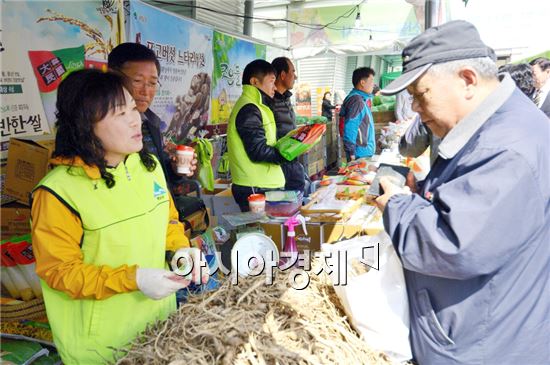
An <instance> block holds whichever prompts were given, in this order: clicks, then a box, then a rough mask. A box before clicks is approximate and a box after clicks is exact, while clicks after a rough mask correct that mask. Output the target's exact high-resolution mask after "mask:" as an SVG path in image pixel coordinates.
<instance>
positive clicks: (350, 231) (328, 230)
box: [323, 223, 365, 243]
mask: <svg viewBox="0 0 550 365" xmlns="http://www.w3.org/2000/svg"><path fill="white" fill-rule="evenodd" d="M362 233H365V229H364V228H363V225H361V224H346V223H324V224H323V238H324V243H334V242H338V241H341V240H346V239H350V238H352V237H353V236H355V235H359V234H362Z"/></svg>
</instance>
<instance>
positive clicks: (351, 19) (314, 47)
mask: <svg viewBox="0 0 550 365" xmlns="http://www.w3.org/2000/svg"><path fill="white" fill-rule="evenodd" d="M255 6H256V7H255V16H263V15H264V14H265V15H269V14H275V13H274V11H275V9H276V8H277V7H279V10H280V9H281V7H282V8H286V9H287V10H286V11H287V14H286V15H287V16H286V18H287V19H288V21H287V22H286V24H284V27H285V28H286V32H287V34H286V39H287V42H288V46H289V48H290V49H291V52H292V56H293V58H294V59H300V58H305V57H312V56H315V55H319V54H323V53H335V54H347V55H353V54H399V53H400V52H401V50H402V48H403V47H404V45H405V44H407V42H408V41H409V40H410V39H411V38H413V37H414V36H416V35H417V34H419V33H420V32H421V31H422V29H423V27H424V0H368V1H358V0H355V1H345V0H344V1H323V0H305V1H286V2H277V4H276V5H275V4H273V3H268V2H261V1H257V3H256V5H255ZM445 9H446V7H445V1H441V2H438V14H439V16H442V15H444V14H443V13H444V10H445ZM271 25H272V26H274V27H281V24H279V23H278V24H275V23H273V24H271Z"/></svg>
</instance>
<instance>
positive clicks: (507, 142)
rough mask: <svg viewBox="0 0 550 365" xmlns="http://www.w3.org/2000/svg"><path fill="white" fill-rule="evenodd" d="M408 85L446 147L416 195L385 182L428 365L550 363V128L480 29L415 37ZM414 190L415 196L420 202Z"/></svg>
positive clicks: (418, 349) (383, 200) (398, 86)
mask: <svg viewBox="0 0 550 365" xmlns="http://www.w3.org/2000/svg"><path fill="white" fill-rule="evenodd" d="M402 56H403V74H402V75H401V76H400V77H399V78H398V79H396V80H394V82H392V83H391V84H390V85H388V86H387V88H386V89H384V90H382V93H384V94H386V95H387V94H395V93H398V92H400V91H401V90H404V89H405V88H406V89H407V90H408V91H409V92H410V93H411V95H412V96H413V109H414V110H415V111H416V112H418V113H419V114H420V117H421V120H422V122H423V123H424V124H425V125H426V126H427V127H428V128H429V129H430V130H431V131H432V132H433V134H434V135H436V136H438V137H440V138H442V141H441V144H440V146H439V156H438V157H437V160H436V161H435V163H434V165H433V167H432V170H431V171H430V173H429V175H428V176H427V177H426V179H425V180H424V181H423V182H420V183H419V184H418V186H417V187H416V192H414V193H411V192H410V191H409V190H406V189H401V188H400V187H397V186H396V185H393V184H392V183H391V181H390V180H384V179H382V181H381V185H382V187H383V189H384V194H383V195H382V196H380V197H379V198H378V199H377V203H378V205H379V207H380V208H381V209H382V210H383V212H384V213H383V218H384V227H385V230H386V231H387V232H388V234H389V235H390V237H391V239H392V242H393V244H394V247H395V249H396V251H397V253H398V255H399V257H400V259H401V261H402V263H403V267H404V273H405V279H406V284H407V292H408V296H409V303H410V321H411V322H410V325H411V334H410V340H411V345H412V350H413V354H414V357H415V359H416V361H417V362H418V363H420V364H423V365H424V364H531V365H535V364H550V345H549V342H548V341H549V338H550V143H549V136H550V123H548V120H547V119H546V117H545V115H544V114H543V113H542V112H541V111H540V110H538V109H537V107H536V106H535V105H534V104H533V102H532V101H531V100H529V98H528V97H527V96H525V95H524V94H523V93H522V92H521V91H520V90H519V89H518V88H516V86H515V84H514V82H513V81H512V80H511V79H510V77H509V76H508V75H505V76H503V77H502V79H500V80H499V78H498V77H497V67H496V65H495V54H494V52H493V50H492V49H490V48H488V47H487V46H486V45H485V44H484V43H483V42H482V41H481V39H480V36H479V34H478V32H477V30H476V29H475V27H474V26H473V25H471V24H470V23H467V22H465V21H452V22H449V23H446V24H443V25H441V26H437V27H433V28H430V29H428V30H426V31H425V32H424V33H422V34H420V35H419V36H417V37H415V38H414V39H413V40H412V41H411V42H410V43H409V44H408V45H407V46H406V47H405V49H404V50H403V55H402ZM414 190H415V189H413V191H414Z"/></svg>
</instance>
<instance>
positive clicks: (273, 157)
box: [227, 60, 288, 212]
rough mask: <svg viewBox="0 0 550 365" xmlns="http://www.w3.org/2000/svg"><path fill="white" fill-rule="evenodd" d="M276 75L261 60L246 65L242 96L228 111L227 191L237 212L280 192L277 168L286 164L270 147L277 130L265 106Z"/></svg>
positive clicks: (280, 173)
mask: <svg viewBox="0 0 550 365" xmlns="http://www.w3.org/2000/svg"><path fill="white" fill-rule="evenodd" d="M275 77H276V71H275V69H274V68H273V66H272V65H271V64H270V63H269V62H267V61H265V60H254V61H252V62H250V63H249V64H248V65H246V67H245V68H244V71H243V81H242V84H243V93H242V94H241V97H240V98H239V100H237V103H236V104H235V106H234V107H233V110H232V111H231V116H230V117H229V123H228V126H227V150H228V154H229V168H230V170H231V176H232V179H233V185H232V186H231V191H232V192H233V197H234V198H235V201H236V202H237V204H239V207H240V208H241V211H243V212H246V211H248V210H249V209H248V196H249V195H251V194H263V193H265V192H266V191H270V190H278V189H283V188H284V186H285V177H284V175H283V171H282V169H281V165H282V164H284V163H285V162H288V161H287V160H286V159H285V158H284V157H283V156H281V154H280V153H279V151H278V150H277V149H276V148H275V147H274V146H275V142H276V141H277V126H276V125H275V118H274V117H273V112H272V111H271V109H270V108H269V107H268V106H267V105H266V104H267V102H268V101H269V100H270V99H271V98H273V95H274V93H275Z"/></svg>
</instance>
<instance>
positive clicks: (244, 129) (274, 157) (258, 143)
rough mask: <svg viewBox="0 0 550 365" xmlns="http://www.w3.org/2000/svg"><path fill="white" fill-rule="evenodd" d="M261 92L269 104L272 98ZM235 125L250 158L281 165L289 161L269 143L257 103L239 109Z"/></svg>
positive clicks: (265, 101)
mask: <svg viewBox="0 0 550 365" xmlns="http://www.w3.org/2000/svg"><path fill="white" fill-rule="evenodd" d="M260 93H261V94H262V103H264V104H265V105H269V103H270V101H271V98H270V97H269V96H267V95H266V94H264V93H263V92H262V91H261V90H260ZM235 127H236V128H237V133H239V136H240V137H241V139H242V141H243V146H244V150H245V151H246V154H247V155H248V157H249V158H250V160H252V161H254V162H271V163H275V164H279V165H282V164H283V163H285V162H287V160H286V159H285V158H284V157H283V156H282V155H281V154H280V153H279V151H278V150H277V149H276V148H275V147H272V146H268V145H267V140H266V137H265V129H264V127H263V121H262V114H261V113H260V109H258V107H257V106H256V105H254V104H246V105H245V106H243V107H242V108H241V110H239V112H238V113H237V116H236V117H235Z"/></svg>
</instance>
